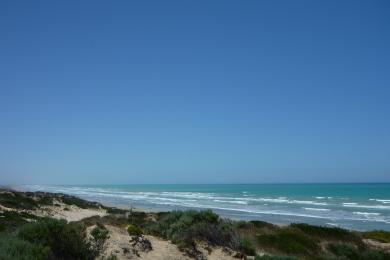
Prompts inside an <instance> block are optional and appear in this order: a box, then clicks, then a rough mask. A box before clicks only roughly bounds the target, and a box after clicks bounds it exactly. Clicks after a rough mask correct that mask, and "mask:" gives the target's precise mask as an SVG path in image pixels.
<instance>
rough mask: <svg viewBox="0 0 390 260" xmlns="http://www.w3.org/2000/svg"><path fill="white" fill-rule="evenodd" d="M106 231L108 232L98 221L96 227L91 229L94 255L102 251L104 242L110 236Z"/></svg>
mask: <svg viewBox="0 0 390 260" xmlns="http://www.w3.org/2000/svg"><path fill="white" fill-rule="evenodd" d="M108 233H109V232H108V230H107V228H106V227H105V226H104V225H103V224H101V223H99V222H98V223H97V225H96V227H95V228H94V229H92V231H91V237H92V248H93V251H94V252H95V253H96V255H98V254H99V252H101V251H102V249H103V245H104V242H105V241H106V240H107V239H108V238H109V237H110V236H109V235H108Z"/></svg>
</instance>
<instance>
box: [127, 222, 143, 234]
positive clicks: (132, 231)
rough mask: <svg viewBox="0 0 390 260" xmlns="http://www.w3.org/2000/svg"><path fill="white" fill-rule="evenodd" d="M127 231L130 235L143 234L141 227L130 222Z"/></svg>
mask: <svg viewBox="0 0 390 260" xmlns="http://www.w3.org/2000/svg"><path fill="white" fill-rule="evenodd" d="M127 233H129V235H130V236H140V235H142V230H141V228H139V227H137V226H135V225H131V224H130V225H129V226H128V227H127Z"/></svg>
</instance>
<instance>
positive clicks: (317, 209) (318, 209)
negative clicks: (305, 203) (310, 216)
mask: <svg viewBox="0 0 390 260" xmlns="http://www.w3.org/2000/svg"><path fill="white" fill-rule="evenodd" d="M303 209H305V210H316V211H330V209H321V208H303Z"/></svg>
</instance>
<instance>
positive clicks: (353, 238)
mask: <svg viewBox="0 0 390 260" xmlns="http://www.w3.org/2000/svg"><path fill="white" fill-rule="evenodd" d="M290 227H292V228H295V229H298V230H300V231H302V232H303V233H305V234H306V235H308V236H311V237H316V238H319V239H321V240H338V241H346V242H355V243H357V244H361V238H360V237H359V236H358V235H357V234H355V233H353V232H351V231H349V230H346V229H343V228H339V227H324V226H314V225H309V224H305V223H299V224H291V225H290Z"/></svg>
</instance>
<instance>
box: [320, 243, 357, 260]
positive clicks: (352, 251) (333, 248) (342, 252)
mask: <svg viewBox="0 0 390 260" xmlns="http://www.w3.org/2000/svg"><path fill="white" fill-rule="evenodd" d="M327 249H328V250H329V251H330V252H332V253H333V254H334V255H336V256H338V257H344V258H347V259H359V251H358V250H357V249H356V248H355V247H353V246H351V245H345V244H329V245H328V247H327Z"/></svg>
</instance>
